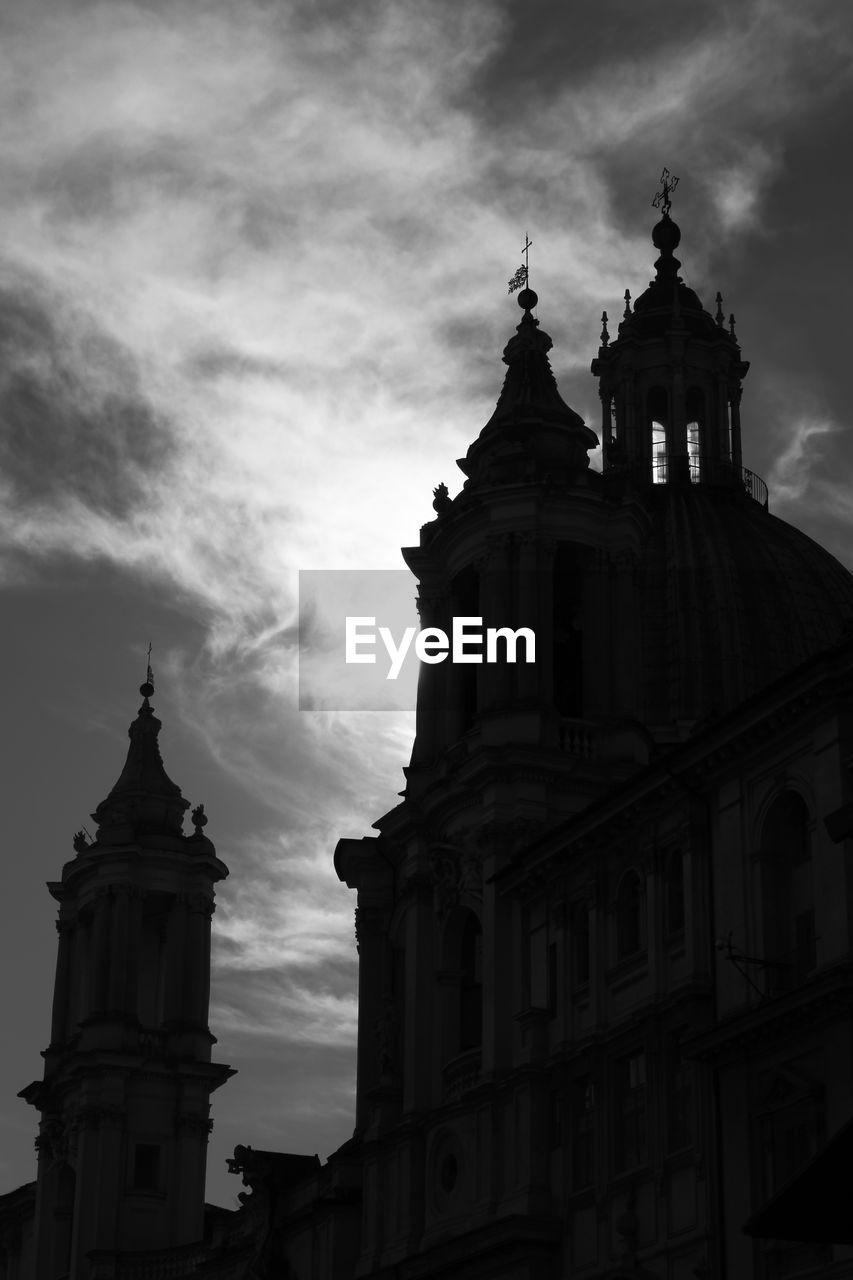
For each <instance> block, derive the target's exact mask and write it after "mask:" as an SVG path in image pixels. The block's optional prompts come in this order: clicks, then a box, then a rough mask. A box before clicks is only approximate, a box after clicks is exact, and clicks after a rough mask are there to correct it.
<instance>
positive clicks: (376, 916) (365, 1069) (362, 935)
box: [355, 906, 387, 1130]
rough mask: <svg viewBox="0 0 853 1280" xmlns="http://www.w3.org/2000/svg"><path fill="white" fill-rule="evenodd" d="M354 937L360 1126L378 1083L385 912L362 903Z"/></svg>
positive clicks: (364, 1122) (365, 1121) (366, 1120)
mask: <svg viewBox="0 0 853 1280" xmlns="http://www.w3.org/2000/svg"><path fill="white" fill-rule="evenodd" d="M355 936H356V940H357V942H358V1048H357V1058H356V1115H355V1123H356V1128H357V1129H362V1130H363V1129H364V1128H366V1126H367V1125H368V1123H369V1121H370V1108H371V1103H370V1099H369V1098H368V1096H367V1095H368V1092H369V1090H370V1089H373V1088H375V1087H376V1085H377V1084H378V1083H379V1064H378V1061H377V1055H376V1050H377V1045H376V1032H375V1029H376V1025H377V1022H378V1021H379V1018H380V1016H381V1013H382V998H383V996H384V994H385V959H386V957H385V949H386V945H387V943H386V930H385V919H384V912H382V910H381V909H379V908H376V907H364V906H359V907H357V908H356V913H355Z"/></svg>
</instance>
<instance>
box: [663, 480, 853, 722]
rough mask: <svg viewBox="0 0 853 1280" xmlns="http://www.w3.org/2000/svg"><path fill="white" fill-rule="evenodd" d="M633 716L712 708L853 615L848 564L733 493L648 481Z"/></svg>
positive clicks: (803, 656)
mask: <svg viewBox="0 0 853 1280" xmlns="http://www.w3.org/2000/svg"><path fill="white" fill-rule="evenodd" d="M646 496H647V501H648V503H649V506H650V508H651V515H652V527H651V532H650V534H649V537H648V539H647V541H646V543H645V546H644V548H643V549H642V551H641V552H640V573H641V585H640V599H641V600H642V602H643V603H642V620H641V633H642V655H643V656H642V659H641V662H642V666H643V668H644V671H643V682H642V685H643V688H644V697H643V702H644V703H645V706H644V709H643V719H644V720H645V722H646V723H647V724H648V725H649V726H650V727H651V726H653V725H654V724H667V723H672V722H673V721H676V720H688V721H690V720H704V719H706V718H709V717H711V718H713V717H716V716H718V715H722V714H724V713H725V712H727V711H730V710H732V709H733V708H734V707H736V706H737V705H739V704H740V703H741V702H743V701H744V699H746V698H748V697H749V696H750V695H751V694H754V693H756V692H758V690H759V689H761V688H763V687H765V686H766V685H768V684H771V683H772V682H773V681H774V680H776V679H778V678H780V677H781V676H784V675H786V674H787V673H789V672H790V671H792V670H793V669H794V668H795V667H797V666H799V665H800V664H801V663H803V662H805V661H806V660H807V659H808V658H810V657H813V656H815V655H816V654H818V653H820V652H822V651H823V650H825V649H828V648H830V647H831V646H832V645H834V644H836V643H838V641H839V640H840V639H841V637H842V636H843V634H844V632H845V631H846V630H847V629H848V628H850V627H851V626H853V574H851V573H849V572H848V570H847V569H845V568H844V566H843V565H842V564H840V563H839V562H838V561H837V560H836V559H835V557H834V556H832V555H830V553H829V552H828V551H825V550H824V549H823V547H820V546H818V544H817V543H816V542H813V541H812V539H811V538H809V537H807V535H806V534H804V533H801V532H800V530H799V529H795V528H794V527H793V526H792V525H789V524H786V523H785V522H784V521H783V520H779V519H778V518H777V517H776V516H772V515H770V514H769V512H767V511H765V510H764V509H763V508H762V506H761V505H760V504H759V503H757V502H754V501H753V500H752V499H751V498H749V497H747V496H746V495H745V494H742V493H740V492H733V493H726V492H725V491H721V490H710V489H707V490H706V489H704V488H703V486H702V485H688V486H684V487H682V486H678V485H656V486H652V488H651V489H650V490H649V491H647V495H646Z"/></svg>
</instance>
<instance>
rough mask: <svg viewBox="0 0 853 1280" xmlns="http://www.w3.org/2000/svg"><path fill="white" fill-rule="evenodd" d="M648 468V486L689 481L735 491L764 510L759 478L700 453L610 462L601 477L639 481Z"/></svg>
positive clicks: (762, 485)
mask: <svg viewBox="0 0 853 1280" xmlns="http://www.w3.org/2000/svg"><path fill="white" fill-rule="evenodd" d="M649 468H650V469H651V479H652V484H674V483H675V484H677V483H679V482H684V481H686V480H688V479H689V481H690V483H691V484H701V485H707V486H708V488H712V487H713V488H716V489H736V490H737V489H739V490H741V491H742V492H743V493H745V494H746V495H747V497H750V498H752V500H753V501H754V502H757V503H759V505H760V506H762V507H763V508H764V510H765V511H766V510H767V485H766V484H765V483H764V481H763V480H762V479H761V476H758V475H756V474H755V472H754V471H750V470H748V469H747V468H746V467H738V466H736V465H735V464H734V463H733V462H729V461H728V460H727V459H725V458H711V457H708V456H706V455H705V454H701V453H692V454H689V455H688V454H674V453H656V454H655V456H654V457H653V458H651V459H650V460H648V461H646V462H641V461H637V462H629V463H619V462H616V463H613V464H612V465H609V466H608V467H607V468H606V470H605V474H606V475H609V474H611V473H623V474H624V473H628V474H633V475H634V476H635V477H637V478H638V479H639V478H640V477H643V478H646V477H648V475H649Z"/></svg>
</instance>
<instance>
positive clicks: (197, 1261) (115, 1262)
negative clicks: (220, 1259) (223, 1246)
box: [89, 1242, 210, 1280]
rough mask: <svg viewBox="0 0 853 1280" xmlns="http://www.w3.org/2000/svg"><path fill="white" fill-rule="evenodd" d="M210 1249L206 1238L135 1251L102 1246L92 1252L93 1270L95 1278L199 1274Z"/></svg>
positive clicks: (168, 1279)
mask: <svg viewBox="0 0 853 1280" xmlns="http://www.w3.org/2000/svg"><path fill="white" fill-rule="evenodd" d="M209 1252H210V1250H209V1248H208V1247H207V1246H205V1244H204V1243H203V1242H199V1243H197V1244H190V1245H180V1246H178V1247H176V1248H174V1249H151V1250H140V1251H139V1252H135V1253H111V1252H109V1251H107V1250H104V1249H99V1250H97V1251H96V1252H92V1253H90V1254H89V1274H90V1276H91V1277H92V1280H184V1277H188V1276H192V1275H194V1274H196V1272H197V1271H198V1268H199V1267H200V1265H201V1264H202V1263H203V1262H205V1261H206V1260H207V1257H208V1254H209Z"/></svg>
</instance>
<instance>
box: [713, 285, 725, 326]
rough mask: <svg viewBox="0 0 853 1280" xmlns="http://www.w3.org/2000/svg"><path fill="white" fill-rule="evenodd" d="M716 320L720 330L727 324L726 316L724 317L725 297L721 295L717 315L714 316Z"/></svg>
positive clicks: (719, 294) (718, 295)
mask: <svg viewBox="0 0 853 1280" xmlns="http://www.w3.org/2000/svg"><path fill="white" fill-rule="evenodd" d="M714 319H715V320H716V322H717V324H718V326H719V328H721V329H722V327H723V325H724V324H725V316H724V315H723V295H722V294H721V293H718V294H717V313H716V315H715V316H714Z"/></svg>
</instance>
